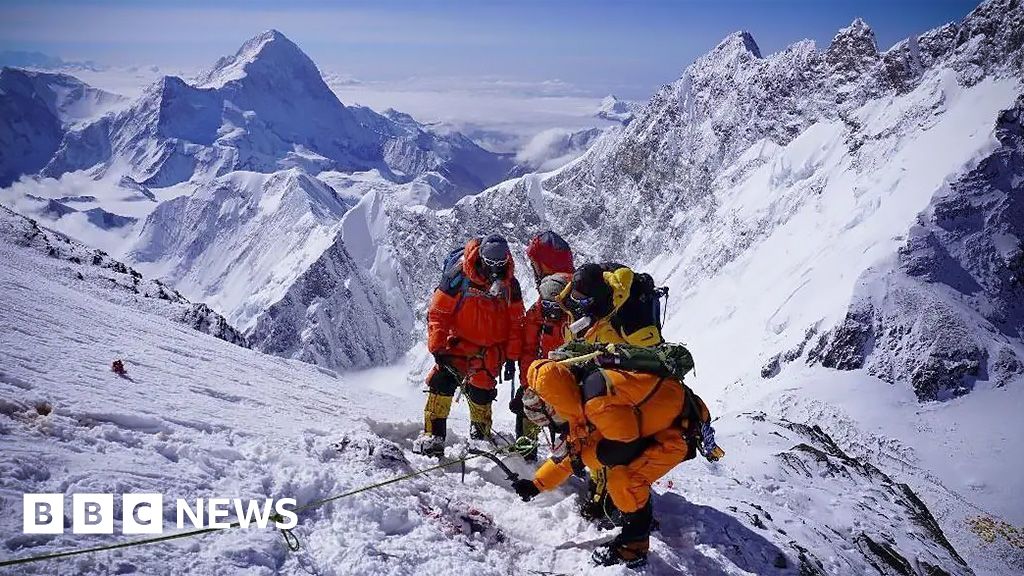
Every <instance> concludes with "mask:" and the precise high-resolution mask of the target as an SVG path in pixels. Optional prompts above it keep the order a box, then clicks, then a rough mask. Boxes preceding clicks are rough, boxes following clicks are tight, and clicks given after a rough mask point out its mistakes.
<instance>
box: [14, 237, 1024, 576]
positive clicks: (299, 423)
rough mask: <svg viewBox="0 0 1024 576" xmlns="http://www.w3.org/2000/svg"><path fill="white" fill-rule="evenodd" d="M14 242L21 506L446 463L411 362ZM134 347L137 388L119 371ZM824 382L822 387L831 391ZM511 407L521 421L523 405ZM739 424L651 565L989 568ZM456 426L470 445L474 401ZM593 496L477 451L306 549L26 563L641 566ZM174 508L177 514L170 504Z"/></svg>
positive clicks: (344, 487) (927, 521) (279, 493)
mask: <svg viewBox="0 0 1024 576" xmlns="http://www.w3.org/2000/svg"><path fill="white" fill-rule="evenodd" d="M0 250H3V252H4V253H3V256H4V260H5V262H8V263H10V265H9V266H5V267H4V268H2V269H0V293H2V294H3V295H4V301H5V306H4V307H2V308H0V323H2V324H3V325H4V326H6V327H8V330H5V331H3V332H2V333H0V344H2V345H0V367H2V370H0V390H3V394H2V395H0V396H2V398H3V399H2V400H0V432H2V435H3V438H4V439H5V440H4V442H5V450H4V451H3V452H2V455H0V459H2V460H3V462H4V465H5V467H6V469H8V470H9V471H11V473H9V474H4V475H3V476H2V477H0V498H2V499H3V502H4V507H5V508H7V509H11V508H16V504H17V502H18V501H19V499H20V497H21V494H23V493H25V492H63V493H81V492H115V493H118V494H120V493H125V492H140V493H152V492H160V493H163V494H165V498H166V499H168V500H169V499H173V498H186V499H189V500H194V499H195V498H199V497H211V496H232V497H234V496H240V497H243V498H263V497H274V498H280V497H294V498H296V499H297V500H298V501H299V502H300V503H304V502H309V501H312V500H315V499H319V498H324V497H328V496H332V495H336V494H339V493H342V492H345V491H348V490H352V489H354V488H358V487H361V486H365V485H367V484H371V483H374V482H379V481H382V480H386V479H389V478H392V477H394V476H397V475H400V474H405V473H407V472H409V471H411V470H413V469H420V468H425V467H427V466H430V465H433V464H434V463H435V462H436V461H435V460H433V459H430V458H425V457H421V456H416V455H413V454H411V453H410V451H409V448H410V446H411V440H412V438H413V437H414V436H415V434H416V433H417V431H418V427H419V424H418V422H419V419H420V417H421V413H420V410H421V404H420V401H421V395H420V394H419V393H418V392H416V391H413V390H409V391H408V395H399V396H395V395H392V394H390V393H388V392H384V391H383V390H385V389H388V390H391V391H392V392H397V393H399V394H402V390H401V389H400V388H399V389H396V388H395V387H394V386H393V384H392V381H393V380H394V379H396V378H398V379H400V378H402V374H403V372H404V370H403V367H401V366H399V367H396V368H394V369H386V370H378V371H375V372H370V373H361V374H360V373H351V374H349V375H346V376H343V377H339V376H337V375H336V374H334V373H333V372H330V371H327V370H323V369H318V368H315V367H313V366H311V365H309V364H305V363H301V362H296V361H292V360H284V359H281V358H278V357H274V356H269V355H264V354H261V353H259V352H256V351H253V350H247V349H244V348H240V347H237V346H233V345H230V344H228V343H226V342H222V341H220V340H217V339H214V338H210V337H208V336H206V335H203V334H200V333H198V332H195V331H193V330H189V329H187V328H185V327H183V326H180V325H179V324H177V323H175V322H173V321H170V320H168V319H167V318H166V317H165V316H164V315H163V314H161V313H158V312H154V310H152V309H149V308H148V307H147V306H146V305H145V302H143V301H142V300H130V299H129V300H124V299H122V298H119V297H117V296H116V294H117V293H118V289H117V288H115V287H106V286H103V285H96V286H95V287H94V288H95V289H90V290H83V289H82V287H81V286H80V285H79V283H80V281H78V280H76V279H75V277H74V276H72V275H69V274H67V273H66V272H64V271H63V270H62V268H63V266H64V265H65V263H63V261H60V260H56V259H52V258H48V257H46V256H45V255H43V254H38V253H37V252H35V251H33V250H27V249H24V248H21V247H18V246H16V245H14V244H12V243H6V242H5V243H3V244H0ZM83 334H87V335H89V336H90V337H89V338H82V337H81V335H83ZM115 357H116V358H124V359H125V363H126V366H127V370H128V374H127V378H121V377H118V376H116V375H114V374H112V373H111V372H110V371H109V368H108V367H109V363H110V359H111V358H115ZM847 380H856V379H850V378H848V379H847ZM813 384H814V383H808V391H809V394H808V395H813V390H814V389H815V388H818V389H820V388H821V386H820V385H813ZM863 384H864V382H857V385H858V386H862V385H863ZM881 386H884V385H881ZM507 393H508V390H506V389H504V388H503V389H502V390H501V395H502V397H504V395H505V394H507ZM881 395H882V396H884V392H883V394H881ZM268 418H269V420H268ZM498 418H499V425H500V426H502V427H510V426H511V421H510V419H509V417H508V415H507V414H506V413H505V412H504V411H501V412H499V415H498ZM718 427H719V434H720V435H721V438H722V440H723V442H725V443H726V446H727V448H728V449H729V455H728V456H727V459H726V460H723V461H722V462H721V463H719V464H715V465H712V464H708V463H704V462H703V461H700V462H698V461H693V462H690V463H687V464H684V465H683V466H681V467H679V468H678V469H677V470H676V471H674V472H673V473H672V474H670V475H669V476H668V477H666V478H665V479H663V480H662V481H660V482H659V483H658V484H657V485H656V486H655V491H656V492H657V495H656V496H655V509H656V513H657V514H658V516H659V518H660V521H661V526H660V528H659V530H657V531H656V532H655V533H654V534H653V538H652V550H653V553H652V558H651V566H650V567H649V568H648V570H647V573H648V574H679V573H684V574H708V575H719V574H730V575H733V574H745V573H753V574H765V575H790V574H791V575H796V574H802V575H808V574H870V573H876V572H877V573H881V574H920V575H924V574H957V575H959V574H971V573H972V570H971V569H970V568H968V567H967V565H966V564H965V561H964V560H963V559H961V558H960V553H959V552H957V550H956V548H955V547H954V546H955V543H956V542H957V539H956V536H955V535H954V536H952V537H950V536H947V535H946V534H945V533H944V532H943V529H942V528H941V527H940V526H939V525H938V523H937V521H936V519H935V515H934V514H933V512H932V511H930V510H929V506H928V505H926V504H925V503H924V502H923V501H922V500H921V499H920V498H919V497H918V496H917V495H916V493H915V491H914V490H913V489H911V488H909V487H907V486H905V485H903V484H901V483H900V482H899V481H896V480H894V479H893V478H892V477H890V476H889V475H888V474H886V473H885V472H883V471H882V470H880V469H878V468H877V467H875V466H874V465H872V464H870V463H869V462H867V461H866V460H864V459H862V458H861V457H860V455H858V454H855V453H851V452H850V451H849V450H848V449H846V448H843V447H841V446H840V444H839V443H838V441H837V440H836V439H835V438H833V437H832V436H831V435H830V434H828V433H827V432H825V431H823V430H822V429H820V428H815V427H813V426H805V425H801V424H799V423H797V422H794V421H793V420H790V419H789V418H787V417H784V416H780V415H778V414H765V413H760V412H734V413H728V414H723V415H722V417H721V418H720V419H719V420H718ZM451 429H452V435H453V436H454V437H455V440H456V441H457V442H460V443H461V442H464V436H462V431H464V430H466V429H468V421H467V417H466V414H465V410H464V409H463V408H462V407H461V405H456V410H455V413H454V414H453V419H452V425H451ZM853 432H855V430H851V429H847V430H846V433H847V435H846V437H845V438H844V440H849V439H850V437H851V434H852V433H853ZM865 440H866V439H865ZM457 450H458V447H453V449H452V454H453V455H454V454H455V453H456V451H457ZM982 452H983V453H984V452H985V450H984V449H983V450H982ZM508 463H509V464H510V465H511V466H512V467H513V468H515V469H516V470H517V471H519V472H520V473H521V474H528V473H529V472H530V468H529V467H528V466H527V465H526V464H525V463H523V462H522V461H520V460H518V458H514V457H513V458H509V459H508ZM581 488H582V485H581V484H580V483H579V482H575V481H574V482H570V483H569V484H568V485H566V486H565V487H564V488H562V489H560V490H558V491H555V492H552V493H549V494H545V495H542V496H541V497H539V498H537V499H535V500H534V501H533V502H530V503H523V502H520V501H519V500H518V499H517V497H516V496H515V494H514V493H513V492H512V490H511V489H510V488H509V486H508V483H507V481H506V480H505V479H504V476H503V474H502V473H501V471H500V470H497V469H496V468H495V467H494V466H493V465H492V464H491V463H489V462H486V461H476V460H474V461H472V462H471V463H470V464H469V465H468V469H467V473H466V475H465V480H464V482H463V481H460V473H459V469H458V467H452V468H451V469H449V470H446V471H444V472H432V473H429V474H428V475H425V476H423V477H418V478H415V479H412V480H407V481H404V482H400V483H397V484H393V485H390V486H386V487H382V488H379V489H377V490H373V491H369V492H364V493H361V494H358V495H355V496H352V497H349V498H345V499H342V500H338V501H336V502H334V503H332V504H330V505H329V506H326V507H323V508H319V509H316V510H314V511H311V512H307V513H303V514H302V515H301V516H300V524H299V526H298V527H297V528H296V529H295V531H294V532H295V535H296V536H297V537H298V538H299V540H300V543H301V545H302V548H301V549H300V551H298V552H296V553H290V552H287V550H286V548H285V545H284V543H283V542H282V540H281V537H280V535H279V534H277V533H276V532H274V531H273V530H255V529H254V530H248V531H243V530H232V531H227V532H224V533H219V534H211V535H207V536H203V537H201V538H197V539H194V540H192V539H190V540H182V541H176V542H167V543H162V544H157V545H151V546H147V547H136V548H127V549H123V550H118V551H114V552H104V553H100V554H98V555H91V556H81V557H76V558H70V559H62V560H57V561H49V562H46V563H41V564H35V565H27V566H23V567H18V568H17V573H19V574H51V573H55V572H64V571H68V572H74V573H78V574H106V573H109V572H111V571H117V572H121V573H130V572H145V573H163V572H170V571H179V572H180V571H184V572H187V573H189V574H223V573H250V574H298V573H309V572H311V571H312V572H316V573H322V574H368V573H375V574H436V573H440V572H443V573H446V574H466V575H470V574H472V575H481V574H484V575H490V574H493V575H511V574H524V573H558V574H562V573H571V574H608V575H611V574H622V575H625V574H630V573H631V572H629V571H628V570H626V569H624V568H605V569H596V568H593V567H592V566H591V565H590V563H589V559H588V557H589V553H590V550H591V549H592V548H593V547H594V546H595V545H596V543H597V542H600V541H603V540H604V539H606V538H608V537H609V536H610V535H609V534H607V533H602V532H599V531H598V530H597V529H596V528H595V527H593V526H592V525H589V524H588V523H586V522H585V521H583V520H581V519H580V518H579V517H578V515H577V514H576V512H575V510H574V506H575V500H576V492H577V491H578V490H580V489H581ZM165 501H167V500H165ZM164 516H165V519H166V520H167V522H169V523H173V522H174V512H173V508H172V507H171V506H170V504H169V502H168V506H167V509H166V510H165V513H164ZM119 522H120V520H115V524H119ZM0 526H2V527H3V529H2V533H3V534H5V536H4V538H3V541H2V544H0V546H2V548H3V550H4V552H3V556H2V557H3V558H13V557H22V556H27V555H34V554H40V553H45V552H52V551H60V550H67V549H71V548H75V547H81V546H87V545H97V544H100V543H110V542H113V541H118V540H119V539H121V538H125V537H124V536H104V537H90V536H83V535H77V536H76V535H72V534H70V533H68V534H64V535H61V536H25V535H21V534H20V533H19V532H20V531H19V527H20V523H19V519H18V518H17V514H6V515H2V516H0ZM951 538H952V540H951ZM1009 557H1010V558H1011V560H1012V559H1014V558H1016V562H1017V563H1016V564H1007V563H1006V561H1005V560H1003V559H1001V558H998V557H992V558H988V559H983V560H980V561H979V562H980V563H978V564H972V566H974V567H975V572H973V573H979V574H996V573H1000V567H1001V568H1002V573H1007V570H1019V569H1020V568H1021V564H1020V555H1019V553H1018V554H1017V556H1016V557H1014V556H1013V552H1012V548H1011V549H1010V556H1009Z"/></svg>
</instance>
